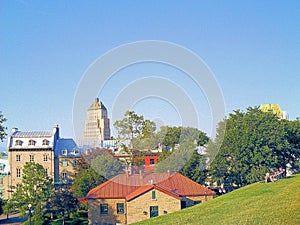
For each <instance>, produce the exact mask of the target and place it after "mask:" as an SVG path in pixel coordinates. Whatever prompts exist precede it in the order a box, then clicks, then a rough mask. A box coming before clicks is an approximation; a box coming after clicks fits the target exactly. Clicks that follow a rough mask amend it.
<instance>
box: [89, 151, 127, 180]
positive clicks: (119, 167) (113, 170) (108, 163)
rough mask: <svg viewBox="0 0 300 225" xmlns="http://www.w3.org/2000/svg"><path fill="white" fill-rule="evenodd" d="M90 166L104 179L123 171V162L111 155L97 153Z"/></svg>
mask: <svg viewBox="0 0 300 225" xmlns="http://www.w3.org/2000/svg"><path fill="white" fill-rule="evenodd" d="M92 168H93V169H94V170H95V172H96V173H98V174H100V175H101V176H102V177H105V178H106V179H110V178H112V177H114V176H116V175H117V174H120V173H123V172H124V166H123V164H122V163H121V162H120V161H119V160H117V159H115V158H114V157H113V156H107V155H99V156H97V158H95V159H94V160H92Z"/></svg>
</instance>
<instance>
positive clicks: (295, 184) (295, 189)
mask: <svg viewBox="0 0 300 225" xmlns="http://www.w3.org/2000/svg"><path fill="white" fill-rule="evenodd" d="M135 224H293V225H294V224H300V175H296V176H292V177H288V178H285V179H282V180H279V181H276V182H274V183H267V184H265V183H255V184H252V185H248V186H246V187H243V188H240V189H238V190H235V191H233V192H231V193H228V194H226V195H223V196H220V197H218V198H215V199H213V200H211V201H208V202H204V203H202V204H200V205H197V206H194V207H191V208H187V209H184V210H181V211H178V212H175V213H170V214H168V215H164V216H160V217H156V218H151V219H149V220H145V221H142V222H140V223H135Z"/></svg>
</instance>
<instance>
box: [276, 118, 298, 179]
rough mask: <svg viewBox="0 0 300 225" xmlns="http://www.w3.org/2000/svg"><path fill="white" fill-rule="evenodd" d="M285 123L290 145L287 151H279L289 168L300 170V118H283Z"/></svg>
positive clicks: (295, 170)
mask: <svg viewBox="0 0 300 225" xmlns="http://www.w3.org/2000/svg"><path fill="white" fill-rule="evenodd" d="M282 123H283V125H284V129H285V133H286V139H287V141H288V147H287V148H286V149H285V151H282V152H278V153H279V157H280V159H281V160H282V161H284V163H285V165H289V167H290V168H289V169H290V170H291V171H292V172H294V173H297V172H300V120H294V121H288V120H282Z"/></svg>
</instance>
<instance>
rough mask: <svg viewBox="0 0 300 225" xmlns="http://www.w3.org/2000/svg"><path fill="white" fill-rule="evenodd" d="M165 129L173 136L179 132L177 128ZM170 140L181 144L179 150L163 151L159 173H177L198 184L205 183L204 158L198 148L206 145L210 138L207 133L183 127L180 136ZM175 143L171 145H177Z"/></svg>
mask: <svg viewBox="0 0 300 225" xmlns="http://www.w3.org/2000/svg"><path fill="white" fill-rule="evenodd" d="M163 129H166V130H169V131H170V133H172V134H174V133H177V131H179V129H178V128H177V127H176V128H175V129H172V128H171V129H170V128H169V127H165V128H163ZM174 131H175V132H174ZM166 136H167V137H168V138H170V136H171V135H168V133H166ZM174 136H175V135H174ZM169 140H173V141H174V140H175V141H179V142H177V143H179V148H178V149H176V150H173V151H172V152H170V151H163V153H162V154H161V155H160V157H159V164H158V165H157V166H156V170H157V171H158V172H166V171H167V170H170V171H177V172H180V173H182V174H183V175H185V176H187V177H188V178H190V179H192V180H194V181H196V182H199V183H201V182H202V183H203V181H204V178H205V165H204V163H203V162H204V161H203V157H202V156H201V155H199V154H198V152H197V151H196V146H197V145H198V144H200V143H201V144H206V142H207V140H208V137H207V136H206V135H205V133H203V132H201V131H200V130H198V129H197V128H191V127H183V128H182V127H181V128H180V135H178V136H177V137H176V138H174V139H172V138H170V139H169ZM173 141H172V142H169V143H170V144H174V143H176V142H173Z"/></svg>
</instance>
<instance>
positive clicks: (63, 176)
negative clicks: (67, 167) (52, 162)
mask: <svg viewBox="0 0 300 225" xmlns="http://www.w3.org/2000/svg"><path fill="white" fill-rule="evenodd" d="M61 178H62V179H63V180H65V179H67V178H68V172H62V173H61Z"/></svg>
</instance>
